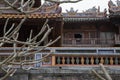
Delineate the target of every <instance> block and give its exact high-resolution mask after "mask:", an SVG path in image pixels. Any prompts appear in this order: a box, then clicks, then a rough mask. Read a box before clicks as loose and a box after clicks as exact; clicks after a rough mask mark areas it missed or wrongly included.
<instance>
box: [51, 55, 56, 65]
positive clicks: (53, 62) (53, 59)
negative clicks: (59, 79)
mask: <svg viewBox="0 0 120 80" xmlns="http://www.w3.org/2000/svg"><path fill="white" fill-rule="evenodd" d="M55 61H56V60H55V56H54V55H53V56H52V66H55Z"/></svg>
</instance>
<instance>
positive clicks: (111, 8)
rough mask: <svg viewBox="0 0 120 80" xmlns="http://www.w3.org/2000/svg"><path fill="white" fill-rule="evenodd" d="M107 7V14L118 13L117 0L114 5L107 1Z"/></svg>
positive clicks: (119, 5) (110, 0) (119, 8)
mask: <svg viewBox="0 0 120 80" xmlns="http://www.w3.org/2000/svg"><path fill="white" fill-rule="evenodd" d="M108 7H109V12H110V13H116V12H120V1H119V0H117V1H116V4H114V3H113V1H112V0H109V1H108Z"/></svg>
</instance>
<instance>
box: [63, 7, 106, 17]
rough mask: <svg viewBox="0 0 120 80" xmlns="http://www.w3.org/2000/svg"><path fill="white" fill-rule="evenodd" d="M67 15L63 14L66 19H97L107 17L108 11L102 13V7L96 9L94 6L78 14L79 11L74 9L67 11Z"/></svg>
mask: <svg viewBox="0 0 120 80" xmlns="http://www.w3.org/2000/svg"><path fill="white" fill-rule="evenodd" d="M66 12H67V13H63V16H64V17H76V18H77V17H81V18H95V17H98V18H99V17H107V9H104V11H103V12H100V7H99V6H98V8H96V7H95V6H93V7H92V8H89V9H88V10H85V11H83V12H81V13H78V10H74V8H73V7H71V8H70V10H66Z"/></svg>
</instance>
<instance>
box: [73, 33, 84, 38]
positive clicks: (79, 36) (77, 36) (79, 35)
mask: <svg viewBox="0 0 120 80" xmlns="http://www.w3.org/2000/svg"><path fill="white" fill-rule="evenodd" d="M74 38H82V35H81V34H79V33H78V34H74Z"/></svg>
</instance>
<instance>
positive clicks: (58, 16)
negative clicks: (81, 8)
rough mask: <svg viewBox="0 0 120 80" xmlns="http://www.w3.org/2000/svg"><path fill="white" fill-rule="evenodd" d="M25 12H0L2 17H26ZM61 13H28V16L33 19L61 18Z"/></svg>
mask: <svg viewBox="0 0 120 80" xmlns="http://www.w3.org/2000/svg"><path fill="white" fill-rule="evenodd" d="M24 17H25V15H24V14H0V19H1V18H5V19H6V18H12V19H15V18H16V19H22V18H24ZM60 17H61V14H30V15H28V18H31V19H35V18H37V19H40V18H60Z"/></svg>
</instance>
